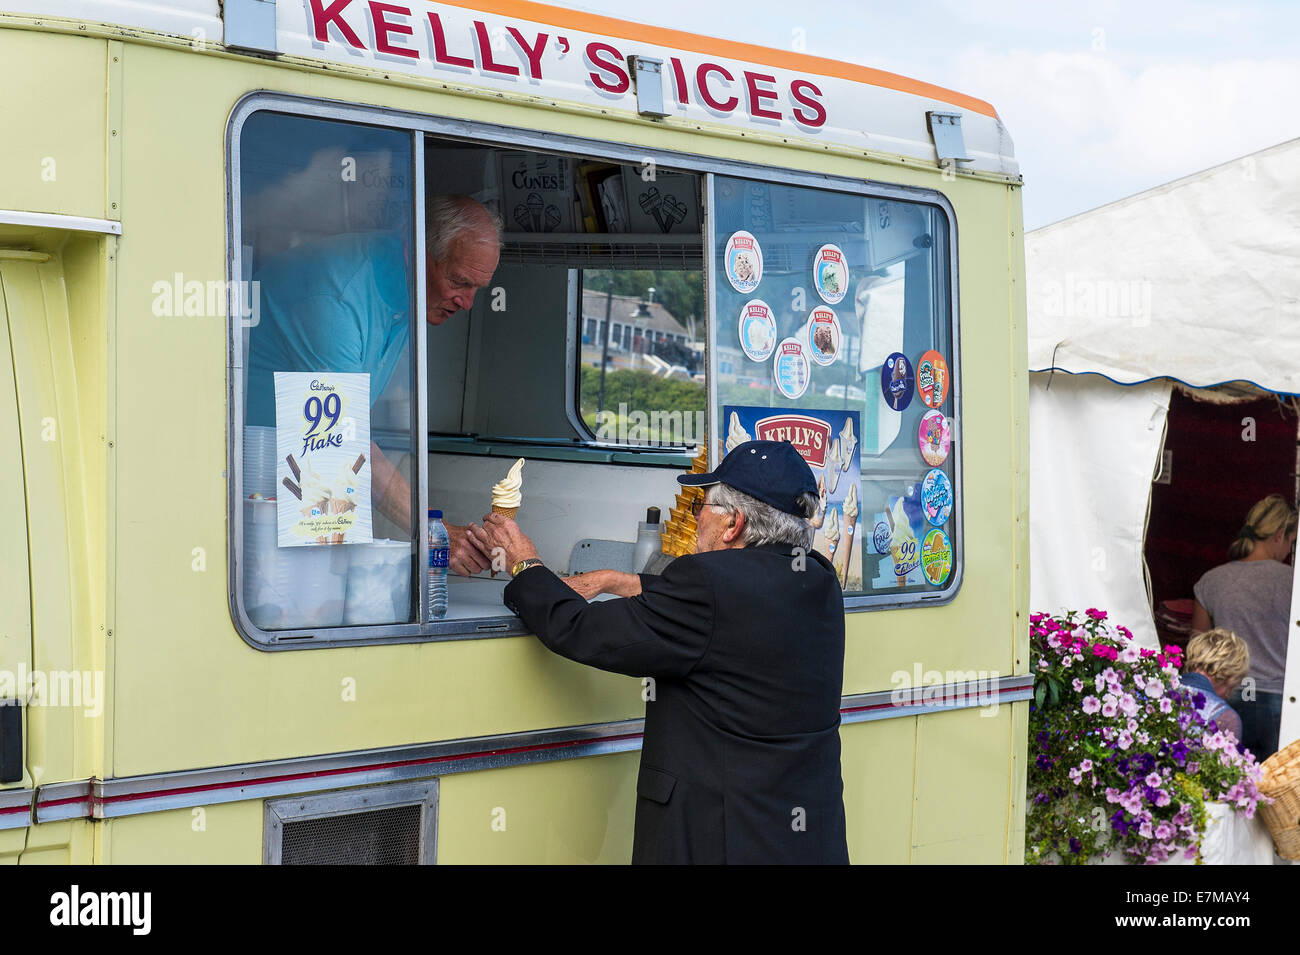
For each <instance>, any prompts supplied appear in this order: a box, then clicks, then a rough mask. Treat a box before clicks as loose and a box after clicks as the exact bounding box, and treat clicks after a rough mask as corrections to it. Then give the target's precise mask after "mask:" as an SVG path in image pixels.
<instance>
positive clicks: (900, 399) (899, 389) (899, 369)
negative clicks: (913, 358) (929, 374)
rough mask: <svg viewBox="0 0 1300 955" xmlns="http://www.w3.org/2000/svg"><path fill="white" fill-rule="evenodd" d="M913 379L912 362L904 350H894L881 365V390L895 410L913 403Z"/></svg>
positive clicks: (888, 403)
mask: <svg viewBox="0 0 1300 955" xmlns="http://www.w3.org/2000/svg"><path fill="white" fill-rule="evenodd" d="M913 380H914V376H913V374H912V363H911V362H909V361H908V360H907V356H906V355H904V354H903V353H902V352H897V351H896V352H894V353H893V354H892V355H890V356H889V357H888V358H886V359H885V363H884V364H883V365H881V366H880V390H881V392H883V393H884V395H885V403H886V404H887V405H889V407H890V408H892V409H893V410H894V411H902V410H903V409H904V408H906V407H907V406H908V405H910V404H911V403H912V382H913Z"/></svg>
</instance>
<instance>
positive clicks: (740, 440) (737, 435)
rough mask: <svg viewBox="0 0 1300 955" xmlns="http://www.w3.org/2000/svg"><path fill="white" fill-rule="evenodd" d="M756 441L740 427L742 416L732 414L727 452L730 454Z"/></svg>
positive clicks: (728, 431) (728, 427)
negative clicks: (749, 442) (743, 445)
mask: <svg viewBox="0 0 1300 955" xmlns="http://www.w3.org/2000/svg"><path fill="white" fill-rule="evenodd" d="M753 440H754V439H753V438H751V437H750V436H749V432H748V431H746V430H745V429H744V428H742V427H741V426H740V416H739V415H738V414H736V412H734V411H733V412H732V413H731V421H730V422H729V423H728V425H727V450H726V453H727V454H730V453H731V452H732V451H733V450H735V449H736V448H737V447H739V446H740V445H742V444H744V443H746V442H747V441H753Z"/></svg>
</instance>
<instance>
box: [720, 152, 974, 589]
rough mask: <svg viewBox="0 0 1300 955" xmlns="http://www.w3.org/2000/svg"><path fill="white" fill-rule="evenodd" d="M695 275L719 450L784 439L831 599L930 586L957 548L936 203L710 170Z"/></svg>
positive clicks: (953, 420)
mask: <svg viewBox="0 0 1300 955" xmlns="http://www.w3.org/2000/svg"><path fill="white" fill-rule="evenodd" d="M714 212H715V218H714V243H713V248H712V250H711V251H712V259H711V262H712V266H713V269H712V273H711V284H712V293H713V306H714V310H713V321H714V322H715V326H714V328H715V339H714V340H715V341H716V342H717V354H716V356H715V360H716V366H715V367H716V369H717V385H716V395H717V403H716V406H715V408H714V409H713V411H714V417H713V420H714V421H715V422H716V423H717V428H718V434H719V437H720V438H721V439H722V441H723V442H724V446H723V450H729V449H730V448H732V447H734V446H735V445H736V444H738V443H740V442H743V441H747V440H751V439H773V440H787V441H790V442H792V443H793V444H794V445H795V447H796V448H798V449H799V451H800V452H801V453H802V454H803V456H804V458H805V460H807V461H808V463H809V465H810V466H811V467H812V470H813V474H814V476H815V477H816V479H817V483H818V488H819V491H820V497H821V507H820V509H819V511H818V514H817V515H816V517H815V518H814V524H815V525H816V527H817V534H816V537H815V540H814V547H815V548H816V549H817V550H820V551H821V552H822V553H824V554H826V555H827V556H829V557H830V559H831V561H832V563H833V564H834V566H835V568H836V570H837V572H838V573H839V576H840V581H841V583H842V585H843V587H844V593H845V597H846V598H848V599H847V601H846V602H847V604H848V605H849V606H872V605H883V604H891V603H906V602H911V601H914V600H934V599H944V598H947V597H949V596H951V595H952V594H953V593H955V591H956V587H957V585H958V582H959V580H960V573H959V570H960V561H961V532H960V531H961V509H960V505H961V487H960V483H961V482H960V477H961V470H960V449H961V434H960V430H961V429H960V417H959V414H958V395H957V391H956V388H955V383H956V382H957V381H958V380H959V379H958V367H957V347H956V333H955V327H954V321H953V309H952V290H951V274H950V263H951V258H950V248H949V242H950V230H949V219H948V215H947V212H946V211H945V209H944V208H942V207H941V206H940V205H938V204H935V203H934V202H925V201H909V200H904V199H902V198H898V197H886V196H871V195H863V194H857V193H848V192H835V191H831V190H827V189H820V188H809V187H803V186H793V185H780V184H773V183H766V182H758V181H754V180H748V179H738V178H730V177H722V176H719V177H717V178H716V179H715V181H714Z"/></svg>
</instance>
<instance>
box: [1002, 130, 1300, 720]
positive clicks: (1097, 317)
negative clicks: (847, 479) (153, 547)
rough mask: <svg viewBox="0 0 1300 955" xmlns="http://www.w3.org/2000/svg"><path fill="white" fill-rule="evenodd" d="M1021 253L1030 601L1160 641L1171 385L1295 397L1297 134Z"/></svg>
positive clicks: (1299, 372) (1299, 260)
mask: <svg viewBox="0 0 1300 955" xmlns="http://www.w3.org/2000/svg"><path fill="white" fill-rule="evenodd" d="M1025 257H1026V278H1027V290H1026V292H1027V299H1028V316H1029V368H1030V370H1031V371H1032V372H1034V374H1031V376H1030V389H1029V411H1030V451H1031V455H1030V457H1031V477H1030V482H1031V483H1030V486H1031V492H1030V493H1031V497H1030V516H1031V521H1030V528H1031V529H1030V534H1031V574H1030V601H1031V606H1032V607H1033V609H1035V610H1046V611H1058V610H1062V609H1070V608H1073V609H1078V610H1083V609H1085V608H1087V607H1100V608H1104V609H1106V610H1108V611H1110V612H1111V614H1112V617H1114V618H1115V619H1116V620H1117V621H1119V622H1124V623H1126V624H1127V625H1128V626H1129V627H1130V628H1131V629H1132V630H1133V631H1134V634H1135V636H1137V638H1138V639H1139V640H1140V641H1141V642H1142V643H1144V644H1145V645H1147V646H1156V644H1157V639H1156V630H1155V624H1154V622H1153V619H1152V613H1151V606H1150V603H1149V598H1148V591H1147V584H1146V576H1145V564H1144V558H1143V544H1144V539H1145V533H1146V520H1147V514H1148V507H1149V504H1150V499H1151V482H1152V478H1153V475H1154V474H1155V472H1156V470H1157V468H1158V464H1159V462H1160V459H1161V448H1162V443H1163V438H1164V431H1165V420H1166V413H1167V411H1168V407H1169V402H1170V392H1171V389H1172V388H1173V387H1174V386H1175V383H1182V384H1185V385H1191V386H1196V387H1202V388H1205V387H1210V386H1214V385H1219V384H1223V383H1228V382H1235V381H1244V382H1249V383H1251V384H1253V385H1255V386H1257V387H1258V388H1259V389H1262V390H1263V391H1266V392H1273V393H1275V394H1281V395H1297V394H1300V139H1297V140H1292V141H1290V142H1286V143H1282V144H1280V145H1278V146H1274V147H1272V148H1270V149H1266V150H1263V151H1261V152H1257V153H1254V154H1252V155H1249V156H1245V157H1243V158H1241V159H1238V160H1235V161H1233V162H1230V163H1225V164H1224V165H1221V166H1215V167H1214V168H1212V169H1207V170H1205V171H1203V172H1199V173H1197V174H1195V175H1192V176H1188V177H1187V178H1185V179H1180V180H1177V181H1175V182H1171V183H1168V184H1166V185H1163V186H1160V187H1157V188H1155V189H1151V190H1149V191H1147V192H1143V193H1139V194H1138V195H1135V196H1130V197H1129V198H1127V199H1123V200H1120V201H1118V202H1115V203H1111V204H1110V205H1106V206H1102V207H1101V208H1098V209H1094V210H1092V211H1090V212H1086V213H1083V214H1081V215H1077V216H1073V217H1071V218H1069V219H1065V220H1063V221H1061V222H1057V223H1055V224H1053V225H1050V226H1046V227H1044V228H1041V229H1036V230H1034V231H1033V232H1030V233H1028V234H1027V235H1026V237H1025ZM1293 609H1294V608H1293ZM1293 616H1294V613H1293ZM1297 644H1300V641H1293V646H1294V645H1297ZM1297 658H1300V653H1292V654H1291V660H1290V664H1291V665H1290V670H1289V673H1288V683H1287V691H1286V692H1287V694H1288V695H1290V694H1294V693H1296V692H1297V691H1298V690H1300V665H1298V664H1300V659H1297ZM1288 709H1289V711H1288V713H1285V714H1284V718H1283V737H1284V738H1294V737H1295V736H1297V735H1300V717H1298V716H1297V714H1296V710H1297V708H1296V707H1290V708H1288ZM1288 721H1290V726H1291V731H1290V734H1289V736H1288Z"/></svg>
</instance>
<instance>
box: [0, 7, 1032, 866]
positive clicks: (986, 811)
mask: <svg viewBox="0 0 1300 955" xmlns="http://www.w3.org/2000/svg"><path fill="white" fill-rule="evenodd" d="M0 6H6V4H5V3H3V2H0ZM0 76H3V78H4V83H3V86H4V89H5V94H4V106H3V130H4V132H3V136H4V144H3V148H0V212H3V213H4V215H0V509H2V513H3V520H4V525H5V533H4V534H3V535H0V617H2V622H0V670H8V671H11V672H21V671H22V670H26V671H28V672H47V673H48V672H56V671H57V672H61V673H73V672H75V673H85V674H90V676H88V677H87V680H88V681H89V682H91V683H93V680H95V679H102V694H101V695H100V696H99V700H100V702H102V705H101V706H97V707H91V706H80V707H77V706H67V705H64V706H54V705H28V706H26V707H25V708H24V713H23V721H22V725H23V745H24V755H23V776H22V779H21V781H16V782H10V783H5V784H3V787H2V788H0V860H4V861H8V862H22V863H39V862H44V863H109V864H112V863H249V864H257V863H261V862H262V861H263V860H264V845H263V840H264V833H265V831H266V812H265V805H264V804H265V801H266V799H267V798H270V797H271V796H275V797H276V798H279V797H283V796H286V795H288V796H292V795H294V794H295V793H297V792H303V793H317V792H322V791H326V790H328V788H329V786H328V785H327V784H325V783H322V782H321V781H320V778H319V777H317V776H313V775H312V772H311V771H310V768H308V769H305V770H303V772H301V773H298V772H295V771H294V764H293V763H290V762H288V761H292V760H298V759H304V758H309V757H312V758H314V757H330V756H333V755H337V754H376V755H375V756H374V759H373V760H372V763H375V762H383V763H385V764H388V763H392V762H396V761H398V760H396V759H395V758H394V755H393V754H394V752H395V751H396V752H397V753H398V755H400V753H401V752H402V750H400V748H401V747H417V748H418V747H420V746H426V745H427V746H430V747H434V748H433V749H429V750H428V751H427V752H428V753H431V754H433V755H432V756H429V758H428V760H427V762H426V765H425V768H424V769H417V770H412V771H410V772H408V774H407V775H406V776H405V777H404V778H407V779H414V780H420V779H431V778H435V777H436V778H437V779H438V787H437V824H436V846H437V852H436V857H437V861H438V862H443V863H495V862H526V863H575V862H584V863H622V862H625V861H627V860H628V859H629V857H630V854H631V843H632V821H633V813H634V807H635V801H636V794H635V780H636V767H637V761H638V756H639V752H638V743H637V734H638V733H639V730H640V724H639V722H638V721H639V720H640V718H641V717H642V716H643V714H644V703H643V701H642V698H641V685H640V683H639V682H638V681H636V680H633V679H631V678H627V677H621V676H617V675H613V674H609V673H604V672H600V671H597V670H594V669H590V668H587V667H584V666H580V665H578V664H575V663H572V662H569V661H567V660H564V659H562V658H560V657H558V656H556V655H554V654H552V653H550V652H549V651H547V650H546V649H545V648H544V647H543V646H542V645H541V644H540V643H539V642H538V641H537V640H536V639H535V638H533V637H532V636H511V637H501V638H494V639H483V640H451V641H440V642H439V641H433V642H412V643H402V644H389V645H378V646H362V647H344V648H328V649H318V650H312V651H310V652H282V653H269V652H262V651H260V650H258V649H255V648H253V647H252V646H250V645H249V644H248V643H247V642H245V640H243V639H241V638H240V636H239V635H238V633H237V632H236V630H235V627H234V624H233V623H232V617H231V609H230V600H229V591H228V587H229V585H228V572H227V571H228V568H227V553H228V536H227V535H228V533H230V527H229V526H228V524H229V520H228V516H227V515H228V487H227V470H228V463H227V462H228V450H227V440H228V430H229V425H228V413H229V409H228V405H227V394H228V380H227V375H228V368H227V364H228V363H227V347H228V330H227V325H226V321H225V319H224V317H211V316H209V317H192V318H183V317H157V316H155V315H154V314H153V311H152V310H151V301H152V299H153V296H154V293H153V291H152V288H153V286H154V283H155V282H156V281H158V280H159V279H160V278H165V277H168V276H171V275H172V274H173V273H182V274H184V275H185V276H187V277H202V278H211V279H214V280H218V281H220V280H224V279H225V278H226V277H227V274H226V273H227V267H228V266H227V261H228V260H227V243H228V235H227V229H228V226H227V222H228V218H227V216H228V207H227V203H228V188H229V185H230V184H229V182H228V174H227V165H226V163H227V158H226V157H227V153H226V136H227V124H228V122H229V120H230V117H231V114H232V110H233V109H234V108H235V106H236V104H237V103H238V102H239V101H240V99H241V98H242V97H244V96H246V95H247V94H249V93H250V92H251V91H275V92H280V93H285V94H293V95H297V96H301V97H306V98H313V99H319V100H325V101H333V102H338V103H348V104H364V105H366V106H382V107H385V108H388V109H392V110H399V111H405V112H409V113H416V114H428V115H437V116H443V117H454V118H464V119H472V120H474V121H477V122H488V123H493V124H499V125H502V126H509V127H516V128H520V129H527V130H546V129H550V128H554V126H555V124H556V123H557V121H558V122H559V123H561V124H562V125H563V127H564V129H565V131H566V133H570V134H572V135H575V136H580V137H583V138H587V139H591V140H597V141H608V142H618V143H624V144H629V145H632V146H636V147H644V148H646V149H654V150H660V151H671V152H680V153H684V154H691V155H698V156H707V157H714V158H719V159H730V160H736V161H740V162H744V163H746V164H752V165H754V166H755V167H763V166H770V167H776V168H779V169H789V170H802V171H808V172H814V173H824V174H829V175H834V176H843V177H850V178H854V179H859V180H861V179H867V180H875V181H878V182H882V183H889V184H896V185H902V186H916V187H921V188H925V189H931V190H935V191H937V192H939V193H941V194H942V195H943V196H944V197H946V199H947V201H948V203H950V205H951V208H952V209H953V210H954V212H955V219H956V222H957V224H958V227H957V274H958V276H959V282H958V286H957V288H956V289H955V295H956V298H957V299H958V301H959V302H960V308H961V316H962V324H961V336H960V349H961V353H960V356H961V368H962V389H963V394H962V421H961V427H962V432H961V435H962V441H963V447H964V458H963V461H964V470H963V493H964V495H965V500H966V501H967V502H968V506H967V507H966V509H965V517H964V521H965V527H964V541H965V563H964V580H963V583H962V586H961V589H960V591H959V592H958V594H957V596H956V597H955V599H953V600H952V601H950V602H948V603H946V604H945V605H943V606H937V607H924V608H908V609H898V610H882V611H872V612H856V613H847V614H846V626H847V642H846V659H845V673H844V694H845V714H846V715H845V722H844V725H843V726H842V729H841V739H842V743H843V761H842V770H843V778H844V802H845V808H846V812H847V820H848V839H849V849H850V855H851V858H852V861H853V862H855V863H914V862H915V863H1019V862H1021V860H1022V856H1023V843H1024V811H1025V806H1024V799H1025V765H1024V761H1025V758H1026V734H1027V729H1026V727H1027V717H1028V706H1029V703H1028V701H1027V696H1028V691H1027V689H1026V687H1027V686H1028V685H1029V681H1028V679H1027V677H1026V675H1027V674H1028V673H1029V660H1028V659H1027V654H1028V641H1027V620H1028V608H1027V600H1028V586H1027V573H1028V560H1027V546H1028V523H1027V509H1028V501H1029V497H1028V463H1027V439H1026V433H1027V432H1026V428H1025V420H1024V419H1025V414H1026V400H1027V399H1026V343H1025V307H1024V286H1023V279H1024V275H1023V252H1022V235H1021V232H1022V225H1021V223H1022V215H1021V186H1020V182H1019V178H1018V176H1015V175H1006V174H996V173H979V172H969V171H965V170H959V171H958V172H957V173H956V174H953V173H946V172H945V171H944V170H943V169H941V168H940V166H939V164H938V163H936V162H935V161H934V160H933V159H930V160H922V159H916V158H911V157H906V156H901V155H891V154H889V153H887V152H880V151H874V150H864V149H853V148H850V147H847V146H836V145H833V144H828V143H825V142H819V141H816V140H814V139H812V138H808V139H806V140H801V139H799V138H798V137H790V136H782V135H779V134H776V133H772V134H763V133H761V132H760V133H750V134H742V133H740V132H738V131H737V130H736V129H734V128H729V127H726V126H723V125H721V124H715V125H711V124H707V123H704V124H700V123H684V122H675V121H673V120H671V119H670V120H667V121H652V120H649V119H644V118H639V117H637V116H636V114H635V113H630V114H629V113H626V112H623V113H619V112H617V111H610V110H603V109H600V108H596V107H593V106H590V105H583V104H578V103H570V102H564V101H545V100H544V99H543V98H542V97H539V96H536V95H525V94H523V93H518V94H511V93H500V92H493V91H484V90H476V89H474V88H472V87H471V86H470V85H466V84H452V83H447V82H437V81H434V80H429V79H424V78H420V77H413V76H406V77H403V76H398V75H396V74H394V75H392V76H389V75H384V74H383V73H382V72H381V71H379V70H376V69H373V68H366V67H356V68H346V67H339V66H336V65H330V64H327V63H324V62H320V63H312V62H309V61H305V60H303V59H301V58H293V57H284V58H281V59H280V60H278V61H277V60H274V59H270V58H266V57H256V56H252V55H247V54H242V53H238V52H234V51H231V50H228V49H226V48H224V47H223V46H222V45H221V44H220V43H216V42H196V41H195V39H194V38H193V37H185V36H176V35H167V34H165V33H162V32H156V31H150V30H146V29H139V28H125V27H122V26H115V25H107V24H102V23H95V22H86V21H78V20H73V19H58V18H48V17H46V18H43V17H41V16H39V15H37V14H31V13H26V14H19V13H14V14H5V13H0ZM31 216H34V217H35V218H31ZM56 217H70V218H68V219H66V220H65V219H59V218H56ZM918 663H919V666H918ZM915 670H924V671H938V672H941V673H950V674H954V673H955V674H958V677H957V678H956V680H955V682H961V680H962V677H961V676H960V675H961V674H969V679H974V676H975V674H977V673H985V674H998V675H1000V678H1001V679H1002V680H1003V686H1004V687H1009V688H1010V689H1011V690H1012V691H1014V692H1005V691H1004V692H1003V695H1002V697H1001V698H1000V699H1001V702H1000V703H999V704H998V705H996V706H994V705H984V706H975V705H968V706H960V707H954V708H949V709H945V710H943V711H939V712H924V713H915V712H908V711H900V712H898V713H896V714H892V715H891V718H871V719H863V720H860V721H856V722H855V721H851V719H850V716H851V714H852V712H853V711H854V704H855V701H857V702H859V703H861V701H862V700H870V699H878V697H875V698H872V697H868V696H866V695H868V694H880V693H882V692H887V691H890V690H892V689H894V688H895V687H897V686H898V684H899V680H898V678H897V676H896V675H897V674H898V673H899V672H904V673H907V674H909V676H910V674H912V673H913V672H914V671H915ZM95 675H98V677H96V676H95ZM1008 678H1019V679H1018V681H1017V680H1014V679H1013V680H1012V681H1011V682H1007V680H1008ZM947 682H954V679H953V678H952V677H950V678H949V680H948V681H947ZM47 689H49V688H47ZM92 689H93V686H92ZM83 692H85V693H90V692H91V690H87V689H86V688H84V687H83ZM4 695H6V694H4V693H3V692H0V696H4ZM9 695H13V694H9ZM88 698H89V697H88ZM29 702H30V701H29ZM985 702H987V701H985ZM37 703H38V704H39V701H37ZM96 709H97V710H98V712H96V711H95V710H96ZM859 709H869V707H866V706H865V704H864V705H863V706H860V707H859ZM591 726H599V727H605V728H606V729H605V731H604V732H605V736H606V738H607V740H608V741H607V742H606V743H604V744H599V743H598V744H592V743H590V741H589V742H588V743H587V744H586V748H585V749H583V748H580V749H575V750H573V752H572V753H566V752H565V751H564V749H563V747H559V748H556V747H552V749H551V755H550V756H548V757H546V758H538V759H536V760H531V761H529V760H525V761H522V762H515V763H511V762H510V761H509V760H500V759H498V760H497V761H496V762H493V758H492V756H491V754H492V753H494V752H497V751H499V750H502V749H506V748H509V747H508V746H507V745H506V744H507V743H509V742H510V741H511V740H513V739H515V738H516V734H524V735H522V736H519V737H518V739H520V740H524V741H525V742H527V741H529V740H533V742H528V743H527V745H525V746H522V747H517V748H520V749H529V748H530V747H531V748H532V749H536V746H534V745H533V743H534V742H536V740H535V739H534V738H533V737H530V736H528V735H527V734H536V733H539V732H543V731H552V730H555V731H563V730H567V729H569V728H582V727H591ZM619 726H625V731H624V732H622V733H618V732H611V731H610V730H609V727H614V728H617V727H619ZM578 735H579V736H580V735H581V734H580V733H579V734H578ZM497 737H502V738H504V742H502V741H501V740H497V739H496V738H497ZM556 738H557V739H559V738H564V737H563V734H562V733H561V734H560V735H559V736H557V737H556ZM449 742H451V743H455V746H457V747H459V751H463V752H466V753H473V754H475V756H474V759H472V760H467V761H465V763H464V765H457V762H456V761H455V760H454V759H450V758H448V757H447V754H448V753H451V752H453V750H454V749H455V747H453V748H452V749H448V748H447V747H445V746H444V748H443V749H437V748H436V746H437V745H441V744H448V743H449ZM542 748H543V749H544V748H545V747H544V746H543V747H542ZM250 766H251V767H254V769H253V770H249V771H246V770H242V769H239V768H238V767H250ZM268 766H269V767H271V770H270V771H269V774H270V775H271V776H274V777H275V781H274V783H268V782H267V779H268V771H267V770H266V769H265V767H268ZM232 767H234V769H232ZM256 767H263V768H262V769H257V768H256ZM371 771H372V772H374V773H378V774H379V775H371V776H364V777H363V776H359V775H351V776H350V775H348V774H347V773H342V772H341V773H339V774H338V775H339V778H340V780H342V781H341V782H340V785H342V786H360V785H362V784H367V783H371V782H376V781H380V780H381V779H384V778H386V777H383V775H382V772H381V771H379V770H373V769H372V770H371ZM249 773H251V776H249V775H248V774H249ZM259 773H260V775H259ZM246 776H247V777H248V778H252V777H254V776H255V777H257V780H258V782H257V785H250V786H247V787H246V786H243V785H242V784H241V783H240V779H241V778H244V777H246ZM282 777H283V778H282ZM295 778H300V779H301V780H302V782H301V783H295ZM295 786H298V787H299V788H295ZM132 793H139V794H140V795H138V796H134V797H133V796H132ZM6 797H7V798H6ZM24 804H25V805H26V808H24Z"/></svg>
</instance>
